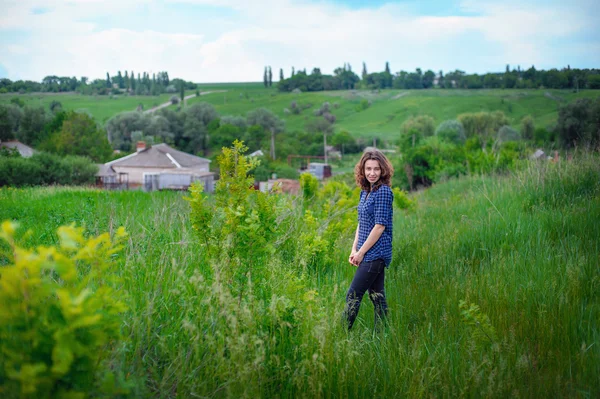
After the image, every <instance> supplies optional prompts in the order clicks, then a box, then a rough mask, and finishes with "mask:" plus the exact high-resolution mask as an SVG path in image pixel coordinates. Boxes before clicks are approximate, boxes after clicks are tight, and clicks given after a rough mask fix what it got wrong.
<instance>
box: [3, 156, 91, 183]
mask: <svg viewBox="0 0 600 399" xmlns="http://www.w3.org/2000/svg"><path fill="white" fill-rule="evenodd" d="M97 171H98V167H97V166H96V165H94V164H93V163H92V162H91V161H90V160H89V159H88V158H85V157H78V156H65V157H61V156H58V155H54V154H49V153H44V152H41V153H36V154H34V155H33V156H32V157H30V158H7V157H0V186H13V187H23V186H37V185H49V184H65V185H82V184H92V183H93V182H94V180H95V175H96V172H97Z"/></svg>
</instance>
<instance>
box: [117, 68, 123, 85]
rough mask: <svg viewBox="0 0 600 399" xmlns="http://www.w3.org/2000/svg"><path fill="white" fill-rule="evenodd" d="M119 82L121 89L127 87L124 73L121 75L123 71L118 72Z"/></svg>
mask: <svg viewBox="0 0 600 399" xmlns="http://www.w3.org/2000/svg"><path fill="white" fill-rule="evenodd" d="M117 84H118V85H119V89H124V88H125V81H124V80H123V75H121V71H119V72H118V74H117Z"/></svg>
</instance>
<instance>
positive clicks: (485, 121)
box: [457, 111, 509, 151]
mask: <svg viewBox="0 0 600 399" xmlns="http://www.w3.org/2000/svg"><path fill="white" fill-rule="evenodd" d="M457 119H458V121H459V122H460V123H462V125H463V126H464V128H465V133H466V134H467V138H470V137H474V136H477V137H479V138H480V140H481V148H482V149H483V150H484V151H485V149H486V147H487V144H488V142H489V141H490V140H491V139H492V138H493V137H494V136H495V135H496V132H497V131H498V130H499V129H500V128H501V127H502V126H504V125H508V124H509V121H508V118H507V117H506V115H504V113H503V112H502V111H494V112H477V113H467V114H461V115H459V116H458V118H457Z"/></svg>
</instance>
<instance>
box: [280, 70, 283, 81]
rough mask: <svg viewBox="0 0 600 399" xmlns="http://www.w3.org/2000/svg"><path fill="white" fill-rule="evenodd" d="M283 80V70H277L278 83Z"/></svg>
mask: <svg viewBox="0 0 600 399" xmlns="http://www.w3.org/2000/svg"><path fill="white" fill-rule="evenodd" d="M282 80H283V68H279V81H280V82H281V81H282Z"/></svg>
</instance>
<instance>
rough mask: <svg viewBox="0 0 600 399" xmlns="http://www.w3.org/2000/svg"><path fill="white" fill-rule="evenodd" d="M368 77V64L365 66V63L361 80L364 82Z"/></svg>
mask: <svg viewBox="0 0 600 399" xmlns="http://www.w3.org/2000/svg"><path fill="white" fill-rule="evenodd" d="M367 75H368V73H367V64H365V63H364V62H363V70H362V74H361V78H362V80H363V81H366V80H367Z"/></svg>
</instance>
